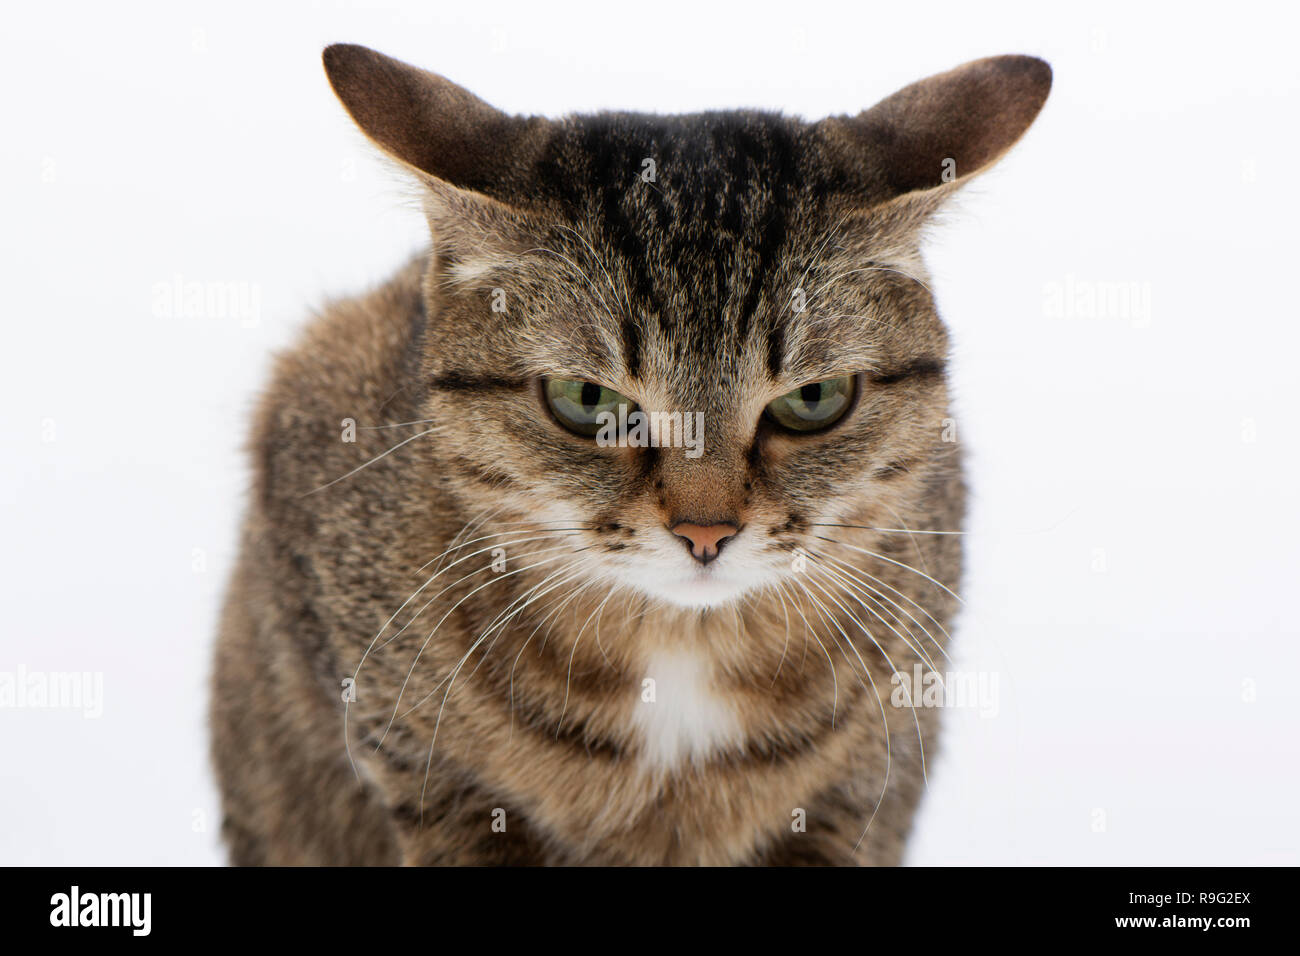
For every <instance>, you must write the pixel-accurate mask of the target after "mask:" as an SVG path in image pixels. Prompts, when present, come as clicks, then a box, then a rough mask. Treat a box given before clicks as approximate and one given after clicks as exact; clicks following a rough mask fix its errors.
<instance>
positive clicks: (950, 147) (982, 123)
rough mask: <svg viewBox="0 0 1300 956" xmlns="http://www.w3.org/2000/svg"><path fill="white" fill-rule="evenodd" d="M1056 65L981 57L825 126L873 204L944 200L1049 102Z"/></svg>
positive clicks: (854, 184) (856, 185)
mask: <svg viewBox="0 0 1300 956" xmlns="http://www.w3.org/2000/svg"><path fill="white" fill-rule="evenodd" d="M1051 87H1052V68H1051V67H1050V66H1048V65H1047V63H1045V62H1044V61H1042V60H1040V59H1037V58H1036V57H1032V56H995V57H989V58H988V59H984V60H975V61H973V62H971V63H967V64H965V65H963V66H959V67H957V68H956V69H954V70H949V71H948V72H947V73H940V74H938V75H937V76H932V77H930V78H928V79H925V80H921V81H920V82H919V83H913V84H912V85H911V86H907V87H904V88H903V89H901V90H899V91H898V92H897V93H895V94H893V95H892V96H890V97H887V98H886V99H884V100H881V101H880V102H879V103H877V104H876V105H875V106H873V107H872V108H871V109H869V110H867V111H865V112H863V113H859V114H858V115H857V116H852V117H832V118H830V119H826V120H822V122H821V123H820V124H819V125H820V126H821V127H822V129H823V130H824V134H825V136H826V138H827V142H828V145H829V146H830V150H831V152H832V154H833V155H834V156H836V158H837V160H838V163H837V164H840V165H841V168H842V169H844V170H845V171H846V176H847V179H848V181H849V183H850V184H851V188H852V190H853V191H854V192H857V193H859V194H860V195H861V196H862V197H863V198H865V199H866V200H867V201H868V202H869V203H870V204H876V203H881V202H887V201H889V200H892V199H895V198H897V197H899V196H903V195H906V194H908V193H913V192H917V191H936V194H935V196H934V197H933V198H934V199H935V200H936V204H937V201H939V200H941V199H942V198H943V197H944V196H946V195H947V194H948V193H949V192H950V191H952V189H954V188H956V186H958V185H960V184H961V183H963V182H965V181H966V180H967V179H968V178H969V177H971V176H974V175H975V174H976V173H978V172H980V171H981V170H984V169H987V168H988V167H990V166H992V165H993V164H994V163H995V162H997V160H998V159H999V158H1001V156H1002V154H1003V153H1005V152H1006V151H1007V150H1008V149H1010V148H1011V147H1012V145H1014V144H1015V142H1016V140H1018V139H1020V137H1021V136H1022V135H1023V134H1024V132H1025V130H1027V129H1028V128H1029V126H1030V124H1031V123H1032V122H1033V121H1034V118H1035V117H1036V116H1037V115H1038V111H1039V110H1040V109H1042V107H1043V103H1044V102H1045V101H1046V100H1047V93H1048V91H1049V90H1050V89H1051Z"/></svg>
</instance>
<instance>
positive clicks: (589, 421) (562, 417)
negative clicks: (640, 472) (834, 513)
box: [542, 378, 636, 438]
mask: <svg viewBox="0 0 1300 956" xmlns="http://www.w3.org/2000/svg"><path fill="white" fill-rule="evenodd" d="M542 391H543V393H544V394H545V396H546V404H547V405H549V406H550V408H551V412H552V413H553V414H554V415H555V417H556V418H557V419H559V422H560V424H561V425H563V426H564V427H565V428H567V429H569V431H571V432H574V433H575V434H578V435H585V436H587V437H588V438H594V437H595V435H596V433H597V432H598V431H600V428H601V425H602V423H603V422H604V421H606V420H607V419H605V418H604V415H605V414H607V413H608V414H613V415H615V416H617V415H618V413H619V406H620V405H626V406H627V409H628V411H629V412H631V411H632V409H634V408H636V405H635V404H634V403H633V402H632V400H631V399H629V398H627V397H626V396H624V395H621V394H619V393H618V392H616V391H614V390H613V389H612V388H606V387H605V386H604V385H597V384H596V383H595V382H584V381H582V380H581V379H576V378H548V379H546V380H545V381H544V382H543V383H542Z"/></svg>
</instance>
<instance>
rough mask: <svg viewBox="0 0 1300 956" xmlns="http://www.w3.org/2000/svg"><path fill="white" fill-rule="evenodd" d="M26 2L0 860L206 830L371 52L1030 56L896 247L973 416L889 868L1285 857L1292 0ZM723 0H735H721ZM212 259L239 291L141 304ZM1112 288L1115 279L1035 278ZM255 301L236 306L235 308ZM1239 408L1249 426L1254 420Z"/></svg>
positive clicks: (623, 83) (334, 246)
mask: <svg viewBox="0 0 1300 956" xmlns="http://www.w3.org/2000/svg"><path fill="white" fill-rule="evenodd" d="M1191 9H1194V8H1180V7H1174V6H1172V5H1171V6H1169V7H1167V8H1166V9H1165V11H1163V12H1157V11H1146V12H1143V11H1142V10H1140V9H1138V8H1137V7H1136V5H1134V4H1130V3H1127V2H1125V3H1119V4H1101V3H1088V4H1084V5H1081V6H1080V7H1079V8H1077V9H1076V10H1074V11H1073V12H1062V11H1060V10H1058V9H1057V8H1056V6H1055V5H1046V4H1039V3H1028V4H1023V5H1016V6H1002V7H999V8H997V9H991V8H990V5H988V4H969V3H961V4H942V3H937V2H927V3H924V4H891V5H888V7H887V8H886V7H885V6H884V5H875V4H862V3H856V2H855V3H849V2H845V3H843V4H839V5H819V4H816V3H811V2H802V3H799V4H795V5H791V4H779V5H771V6H763V5H761V4H756V3H748V4H734V3H731V4H727V5H726V6H725V8H720V9H718V10H716V11H715V10H714V9H712V8H711V7H709V6H708V5H706V4H704V3H701V2H699V0H694V2H690V3H681V4H678V3H667V2H656V3H653V4H615V3H602V4H598V5H596V6H594V7H592V8H591V9H590V10H580V9H577V8H574V9H571V10H568V9H565V8H563V7H562V6H561V5H559V4H550V3H545V4H539V3H520V4H501V3H491V2H478V0H476V2H474V3H470V4H459V3H415V2H410V3H395V2H377V0H368V2H356V3H334V2H317V3H299V4H280V3H276V4H270V3H256V4H247V5H245V4H237V3H229V2H223V3H185V4H174V3H169V4H163V3H156V4H154V3H150V4H134V5H122V4H83V5H62V6H60V5H55V4H31V3H28V4H22V5H19V6H12V7H10V8H8V9H7V11H6V35H7V38H8V42H7V43H6V45H5V46H6V50H5V55H4V57H3V58H0V89H3V91H4V92H3V97H4V106H5V108H4V115H3V123H4V127H5V132H4V135H3V137H0V199H2V206H0V208H2V210H3V212H2V219H0V262H3V277H4V282H3V289H2V292H3V296H4V298H3V302H4V303H5V313H6V315H5V321H4V326H3V345H2V346H0V389H2V390H3V393H2V395H3V415H0V429H2V431H0V438H2V439H3V440H2V441H0V459H2V461H0V464H2V465H3V467H2V468H0V502H3V505H2V507H3V509H4V511H3V516H2V517H3V526H2V527H3V530H2V532H0V534H2V535H3V550H2V553H0V598H2V602H3V609H2V612H0V671H7V672H14V671H16V670H17V669H18V668H19V667H25V668H26V669H27V670H28V671H73V670H75V671H92V672H102V674H103V679H104V705H103V706H104V713H103V716H102V717H100V718H99V719H86V718H84V717H82V716H81V715H80V714H79V713H76V712H66V711H47V710H34V709H12V708H10V709H0V863H41V864H47V863H48V864H54V863H64V864H109V863H120V864H149V863H181V864H188V863H193V864H211V863H217V862H219V861H220V860H221V859H222V856H221V852H220V848H219V845H218V841H217V837H216V830H217V826H216V823H217V819H218V811H217V804H216V800H215V792H214V789H213V786H212V783H211V778H210V774H209V771H208V767H207V738H206V729H205V707H206V681H207V673H208V665H209V657H210V653H211V645H212V640H213V634H214V621H215V614H216V611H217V608H218V606H219V601H220V598H221V594H222V590H223V588H224V583H225V579H226V576H227V573H228V570H229V568H230V564H231V560H232V557H233V548H234V544H235V540H236V527H237V521H238V517H239V513H240V509H241V507H242V496H243V493H244V490H245V486H246V483H247V480H248V474H247V469H246V464H245V461H244V458H243V457H242V453H241V443H242V441H243V438H244V434H245V430H246V425H247V421H248V413H249V411H250V408H251V405H252V403H253V401H254V398H255V395H256V393H257V389H258V388H259V386H260V384H261V383H262V382H263V380H264V376H265V374H266V371H267V367H268V358H269V356H270V354H271V353H272V351H273V350H274V349H275V348H278V347H282V346H284V345H285V344H287V343H288V342H290V341H291V340H292V338H293V336H294V334H295V333H296V331H297V330H298V329H300V328H301V327H302V325H303V323H304V322H305V321H306V320H307V317H308V315H309V310H310V309H311V308H313V307H316V306H319V305H320V304H321V303H322V302H323V301H325V300H326V299H327V298H328V297H330V296H341V295H345V294H348V293H351V292H354V291H358V290H360V289H362V288H363V287H365V286H367V285H368V284H371V283H373V282H376V281H378V280H381V279H382V278H384V277H385V276H386V275H387V274H388V273H389V272H390V271H392V270H393V269H394V268H395V267H396V266H397V265H398V264H399V263H400V262H402V261H403V260H404V259H405V257H406V256H407V255H408V254H409V253H411V252H412V251H414V250H415V249H417V248H418V247H419V245H420V244H421V242H422V241H423V230H424V226H423V223H422V221H421V219H420V217H419V215H418V213H417V212H416V210H415V207H414V204H413V202H412V200H411V192H410V190H409V188H408V187H407V186H406V185H405V184H404V183H402V182H401V181H400V180H399V179H398V178H396V177H395V175H394V174H393V173H392V172H391V171H390V170H389V169H388V167H386V166H384V165H382V164H381V163H379V162H377V161H375V160H374V159H373V158H372V154H371V152H370V150H369V148H368V147H367V146H366V144H365V142H364V140H363V139H362V137H361V136H360V134H358V133H357V132H356V131H355V130H354V129H353V128H352V127H351V125H350V122H349V121H348V119H347V118H346V116H345V114H344V113H343V111H342V109H341V108H340V107H339V106H338V105H337V103H336V102H335V100H334V98H333V95H332V94H331V93H330V91H329V88H328V86H327V85H326V82H325V78H324V76H323V74H322V71H321V68H320V64H319V52H320V49H321V47H322V46H324V45H325V44H326V43H328V42H333V41H352V42H359V43H365V44H367V45H370V46H373V47H376V48H378V49H380V50H383V51H385V52H387V53H390V54H392V55H395V56H398V57H400V58H402V59H406V60H408V61H410V62H414V63H417V64H419V65H422V66H425V67H427V68H430V69H434V70H436V71H438V72H441V73H444V74H445V75H447V76H449V77H451V78H452V79H454V80H456V81H457V82H460V83H462V84H464V85H465V86H467V87H468V88H470V89H471V90H473V91H475V92H476V93H478V94H479V95H480V96H482V97H484V98H485V99H487V100H489V101H490V102H493V103H494V104H496V105H498V106H500V107H502V108H504V109H507V110H510V111H514V112H524V113H545V114H550V115H557V114H560V113H564V112H569V111H584V110H593V109H599V108H628V109H640V110H653V111H682V110H696V109H703V108H717V107H731V106H758V107H767V108H775V109H781V110H784V111H787V112H790V113H796V114H802V115H804V116H807V117H809V118H816V117H820V116H823V115H827V114H829V113H845V112H856V111H858V110H860V109H862V108H864V107H867V106H869V105H871V104H872V103H873V102H875V101H876V100H877V99H879V98H880V97H882V96H884V95H886V94H888V93H890V92H892V91H893V90H894V89H896V88H898V87H900V86H902V85H904V84H906V83H908V82H911V81H913V80H915V79H919V78H921V77H923V76H926V75H929V74H931V73H934V72H938V71H941V70H944V69H948V68H950V67H952V66H954V65H956V64H958V63H961V62H963V61H966V60H969V59H972V58H975V57H979V56H985V55H989V54H995V53H1004V52H1024V53H1034V54H1037V55H1040V56H1043V57H1045V58H1046V59H1048V60H1049V61H1051V63H1052V65H1053V67H1054V68H1055V76H1056V79H1055V87H1054V89H1053V92H1052V96H1051V99H1050V100H1049V102H1048V105H1047V107H1046V110H1045V112H1044V113H1043V114H1042V116H1041V117H1040V119H1039V121H1038V123H1037V124H1036V126H1035V127H1034V128H1033V129H1032V130H1031V131H1030V133H1029V135H1028V136H1027V137H1026V138H1025V139H1024V140H1023V141H1022V142H1021V144H1020V145H1019V146H1018V147H1017V148H1016V149H1015V150H1014V152H1013V153H1012V154H1011V155H1010V156H1009V157H1008V158H1007V159H1006V160H1005V161H1004V163H1003V164H1002V165H1001V166H1000V167H999V168H998V169H997V170H996V171H995V172H993V173H992V174H990V175H988V176H986V177H984V178H982V179H981V180H979V181H978V182H977V183H976V184H975V185H974V186H972V187H971V188H970V189H969V190H968V191H967V193H966V195H965V196H964V198H963V201H962V202H961V204H960V205H959V206H958V207H957V208H955V209H954V210H953V212H952V214H951V215H949V216H948V217H947V218H946V222H945V223H944V224H943V225H942V226H941V227H940V228H938V229H936V230H935V232H934V235H933V237H932V239H931V242H930V245H929V256H928V258H929V261H930V264H931V267H932V269H933V272H934V278H935V290H936V294H937V297H938V300H939V304H940V308H941V311H942V312H943V314H944V315H945V316H946V318H947V319H948V321H949V323H950V325H951V327H952V329H953V331H954V337H955V342H956V354H955V365H954V373H955V390H956V396H957V401H958V409H959V413H960V416H961V428H962V429H963V432H962V438H963V439H964V441H965V443H966V444H967V446H968V448H969V449H970V451H971V458H970V466H971V482H972V486H973V497H972V506H973V511H972V515H971V520H970V523H969V529H970V531H971V534H970V535H969V537H968V539H967V545H968V549H969V550H968V557H969V575H968V579H967V581H966V582H965V585H964V593H965V596H966V598H967V601H968V609H967V611H966V613H965V616H964V618H963V620H962V623H961V625H960V629H959V631H958V643H957V645H956V646H957V648H958V651H957V652H956V658H957V661H958V663H959V664H960V665H961V666H962V667H963V668H966V669H973V670H990V671H996V672H997V673H998V674H999V675H1000V681H1001V682H1000V688H999V689H1000V692H1001V693H1000V697H999V705H1000V709H999V713H998V715H997V716H996V717H992V718H981V717H980V716H979V715H978V713H975V712H973V711H953V712H952V713H951V714H950V716H949V719H948V726H947V734H946V740H945V743H944V752H943V755H942V756H941V757H939V758H937V759H935V760H934V761H932V764H931V774H930V779H931V785H930V793H929V796H928V798H927V800H926V802H925V805H924V810H923V812H922V814H921V818H920V820H919V822H918V826H917V830H916V836H915V839H914V841H913V844H912V848H911V852H910V862H912V863H917V864H932V863H1089V864H1091V863H1121V864H1158V863H1170V864H1174V863H1283V862H1290V863H1296V862H1300V825H1298V824H1297V822H1296V806H1297V775H1298V774H1300V770H1298V769H1297V767H1298V765H1300V759H1298V758H1300V743H1297V729H1298V728H1297V719H1296V689H1295V684H1296V681H1297V677H1298V675H1300V669H1298V668H1297V663H1298V661H1297V656H1298V652H1297V644H1298V643H1300V642H1298V640H1297V639H1298V638H1300V625H1297V623H1296V616H1295V612H1294V602H1295V596H1294V592H1295V590H1296V586H1297V580H1298V578H1300V519H1298V518H1297V507H1296V503H1295V494H1296V471H1297V467H1296V466H1297V463H1298V461H1297V459H1298V458H1300V456H1298V455H1297V451H1296V438H1297V434H1296V431H1297V430H1296V419H1295V415H1296V392H1297V388H1296V385H1295V375H1294V358H1295V355H1296V353H1297V351H1298V349H1300V332H1298V331H1297V328H1298V324H1297V320H1298V319H1300V316H1298V315H1297V306H1296V299H1295V295H1294V282H1293V276H1294V275H1295V264H1296V260H1297V242H1296V238H1295V232H1294V229H1295V223H1296V221H1297V215H1296V214H1297V200H1296V187H1295V181H1294V180H1295V169H1296V161H1297V157H1300V137H1298V136H1297V132H1296V125H1297V124H1296V121H1297V117H1300V78H1298V76H1297V70H1298V68H1297V66H1296V58H1295V54H1294V41H1295V36H1296V28H1297V23H1296V22H1295V21H1294V14H1293V13H1289V12H1285V8H1284V7H1283V5H1281V4H1273V5H1267V6H1263V7H1255V6H1252V5H1250V4H1246V3H1234V4H1232V5H1231V7H1230V9H1229V8H1224V10H1223V11H1222V12H1221V13H1219V14H1217V15H1216V16H1215V18H1213V19H1210V18H1207V17H1205V16H1204V15H1197V14H1193V13H1191V12H1189V10H1191ZM724 10H725V12H724ZM177 277H181V280H182V281H184V282H193V281H198V282H204V283H221V282H235V283H245V284H246V288H247V289H249V290H256V292H257V294H258V295H259V296H260V303H259V304H260V308H259V310H258V313H257V315H256V320H257V321H256V322H255V323H249V322H244V321H241V320H240V319H239V318H238V317H231V316H226V317H223V316H219V315H203V316H196V317H184V316H176V315H173V316H171V317H168V316H166V315H165V314H163V313H160V309H159V306H158V301H157V300H158V294H157V287H158V285H159V284H160V283H162V284H166V283H172V282H175V281H176V278H177ZM1067 282H1073V283H1074V284H1075V288H1076V289H1078V288H1085V289H1086V288H1089V287H1090V286H1088V283H1092V284H1093V286H1092V287H1093V288H1095V284H1097V283H1114V282H1123V283H1137V284H1138V286H1137V288H1138V289H1140V290H1142V291H1143V292H1144V293H1147V294H1149V296H1150V300H1149V301H1150V309H1149V314H1147V315H1145V316H1143V315H1129V316H1128V317H1124V316H1123V315H1099V316H1085V315H1073V316H1065V317H1062V316H1060V315H1059V314H1053V310H1052V309H1051V308H1050V307H1049V305H1050V303H1049V293H1050V290H1051V289H1052V288H1053V284H1054V283H1055V284H1059V285H1062V286H1063V285H1064V284H1065V283H1067ZM250 326H251V327H250ZM1252 439H1253V440H1252Z"/></svg>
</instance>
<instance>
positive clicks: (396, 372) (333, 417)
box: [249, 256, 427, 494]
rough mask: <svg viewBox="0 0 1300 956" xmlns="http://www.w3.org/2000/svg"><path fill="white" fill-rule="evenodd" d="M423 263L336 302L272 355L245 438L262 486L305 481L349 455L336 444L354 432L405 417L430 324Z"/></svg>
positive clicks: (286, 486) (270, 489)
mask: <svg viewBox="0 0 1300 956" xmlns="http://www.w3.org/2000/svg"><path fill="white" fill-rule="evenodd" d="M426 263H427V256H418V257H416V258H414V259H412V260H411V261H410V262H409V263H407V264H406V265H405V266H403V267H402V268H401V269H400V270H399V271H398V272H397V273H396V274H395V275H393V276H392V277H391V278H390V279H388V280H387V281H385V282H383V283H382V284H380V285H378V286H376V287H374V288H373V289H371V290H369V291H367V292H364V293H362V294H360V295H357V296H353V297H350V298H344V299H339V300H335V301H333V302H331V303H330V304H328V305H327V306H326V307H324V308H323V309H320V310H319V311H318V312H317V313H316V314H315V315H314V317H313V318H312V320H311V321H310V322H309V323H308V325H307V327H306V328H305V329H304V330H303V332H302V333H301V334H300V336H299V337H298V340H297V341H296V342H295V343H294V344H293V345H292V346H290V347H289V348H288V349H287V350H285V351H284V352H282V353H280V354H279V355H278V356H277V357H276V359H275V363H274V368H273V371H272V374H271V377H270V384H269V385H268V386H267V388H266V390H265V391H264V392H263V394H262V398H261V401H260V402H259V404H258V408H257V411H256V413H255V416H254V421H253V429H252V435H251V440H250V442H249V452H250V453H251V455H252V457H253V465H254V472H255V474H256V477H257V483H258V484H259V485H260V486H261V489H262V491H263V492H264V493H272V494H274V493H276V492H277V491H278V492H285V491H290V490H292V489H294V488H297V487H298V486H299V485H309V484H310V483H311V482H312V481H314V480H315V477H314V476H316V475H318V474H320V473H323V472H325V471H328V470H329V469H331V468H336V467H337V465H336V464H335V463H334V460H335V459H336V458H338V459H341V460H346V459H347V456H346V455H340V446H341V445H343V444H347V443H349V438H350V435H352V434H359V436H360V437H362V438H366V437H370V436H369V435H368V433H367V432H365V431H364V429H365V427H366V426H372V425H374V424H375V423H377V422H380V421H389V420H393V421H400V420H402V418H401V416H402V414H403V411H402V409H403V408H404V406H405V404H406V401H405V395H404V392H405V390H406V389H408V388H409V387H410V385H411V383H412V381H413V380H414V379H413V378H412V375H411V371H412V363H413V362H415V363H418V357H419V342H420V337H421V334H422V330H423V328H424V325H425V317H424V308H425V305H424V295H423V280H424V274H425V271H426ZM394 416H396V417H394ZM352 448H353V449H355V448H356V444H352Z"/></svg>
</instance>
